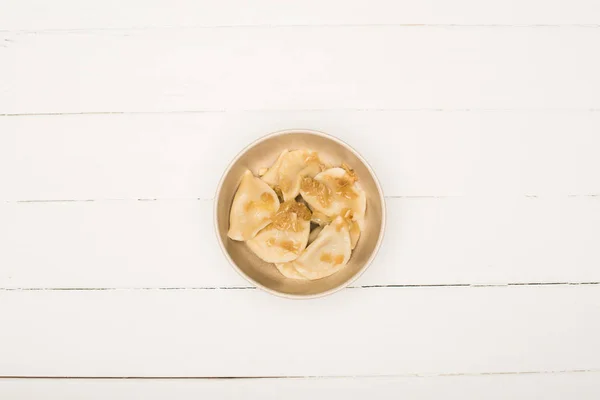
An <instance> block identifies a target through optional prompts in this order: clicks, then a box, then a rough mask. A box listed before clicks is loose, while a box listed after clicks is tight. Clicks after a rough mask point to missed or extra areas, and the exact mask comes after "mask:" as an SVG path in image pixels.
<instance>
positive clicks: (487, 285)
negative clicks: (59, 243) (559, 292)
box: [0, 281, 600, 292]
mask: <svg viewBox="0 0 600 400" xmlns="http://www.w3.org/2000/svg"><path fill="white" fill-rule="evenodd" d="M597 285H600V281H598V282H513V283H447V284H446V283H440V284H425V285H417V284H389V285H360V286H348V287H347V289H386V288H389V289H411V288H490V287H525V286H597ZM256 289H257V288H256V287H254V286H191V287H127V288H110V287H100V288H91V287H44V288H37V287H22V288H0V291H3V292H37V291H65V292H87V291H151V290H157V291H161V290H162V291H201V290H256Z"/></svg>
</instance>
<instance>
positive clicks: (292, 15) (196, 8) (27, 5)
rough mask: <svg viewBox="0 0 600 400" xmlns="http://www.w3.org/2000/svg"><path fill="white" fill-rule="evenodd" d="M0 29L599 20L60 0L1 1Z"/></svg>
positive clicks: (540, 13) (424, 8) (490, 11)
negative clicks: (2, 10) (48, 1)
mask: <svg viewBox="0 0 600 400" xmlns="http://www.w3.org/2000/svg"><path fill="white" fill-rule="evenodd" d="M3 4H4V6H5V7H3V8H4V12H3V13H2V14H0V28H1V29H5V30H8V29H13V30H14V29H27V30H45V29H89V28H130V27H141V28H145V27H171V26H219V25H220V26H230V25H290V24H293V25H298V24H300V25H307V24H308V25H314V24H334V25H339V24H598V22H599V21H600V10H599V9H598V7H597V3H596V2H594V1H593V0H575V1H566V0H552V1H545V2H540V1H539V0H523V1H517V0H507V1H502V2H486V3H485V4H483V3H482V2H480V1H476V0H453V1H452V2H448V1H443V0H423V1H409V0H400V1H396V0H374V1H370V2H364V1H359V0H349V1H342V0H328V1H317V0H305V1H302V2H280V1H276V0H257V1H253V2H252V7H249V6H248V4H247V3H246V2H244V1H242V0H223V1H220V2H218V3H217V4H215V3H214V2H209V1H193V0H177V1H166V0H153V1H146V2H143V3H137V4H134V3H131V4H128V5H127V7H123V5H122V3H120V2H118V1H115V0H109V1H104V2H102V4H99V3H92V4H82V3H81V2H78V1H72V0H60V1H55V2H53V3H52V5H50V4H48V3H47V2H44V1H40V0H27V1H19V0H14V1H4V2H3Z"/></svg>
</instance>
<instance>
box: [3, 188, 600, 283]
mask: <svg viewBox="0 0 600 400" xmlns="http://www.w3.org/2000/svg"><path fill="white" fill-rule="evenodd" d="M387 206H388V221H387V222H388V223H387V226H388V229H387V232H386V237H385V240H384V243H383V247H382V249H381V250H380V253H379V255H378V257H377V258H376V260H375V262H374V264H373V265H372V266H371V268H370V269H369V270H368V271H367V272H366V273H365V274H364V275H363V276H362V277H361V278H360V279H359V280H358V281H357V282H356V283H355V285H358V286H363V285H443V284H467V285H468V284H508V283H561V282H563V283H564V282H570V283H577V282H600V271H599V269H598V265H600V248H599V247H598V245H597V244H598V243H599V242H600V200H599V199H597V198H591V197H582V198H565V199H545V198H525V197H522V198H425V199H388V200H387ZM0 220H1V221H2V224H0V241H1V242H2V244H3V251H2V252H0V288H147V287H173V288H180V287H186V288H194V287H231V286H238V287H239V286H242V287H244V286H249V284H248V283H247V282H246V281H245V280H243V279H242V278H241V277H239V276H238V275H237V274H236V273H235V272H234V270H233V268H231V267H230V266H229V264H228V263H227V261H226V260H225V257H224V256H223V255H222V254H221V252H220V249H219V247H218V245H217V243H216V236H215V234H214V228H213V225H212V201H194V200H171V201H168V200H164V201H135V200H133V201H96V202H74V203H73V202H57V203H47V202H42V203H16V204H15V203H12V204H6V203H5V204H0Z"/></svg>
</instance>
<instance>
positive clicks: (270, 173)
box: [259, 150, 289, 186]
mask: <svg viewBox="0 0 600 400" xmlns="http://www.w3.org/2000/svg"><path fill="white" fill-rule="evenodd" d="M288 153H289V151H287V150H284V151H282V152H281V154H280V155H279V157H277V160H275V162H274V163H273V165H271V168H269V169H267V171H266V172H265V173H264V174H262V176H261V177H260V178H261V179H262V180H263V181H265V182H267V183H268V184H269V185H271V186H276V185H277V184H278V183H279V167H280V166H281V161H282V160H283V157H285V156H286V155H287V154H288ZM260 172H262V171H260ZM259 174H260V173H259Z"/></svg>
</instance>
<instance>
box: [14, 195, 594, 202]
mask: <svg viewBox="0 0 600 400" xmlns="http://www.w3.org/2000/svg"><path fill="white" fill-rule="evenodd" d="M516 196H518V197H521V196H523V197H525V198H528V199H540V198H546V196H540V195H536V194H524V195H516ZM384 197H385V198H386V199H408V200H418V199H456V198H464V197H472V196H452V195H392V196H384ZM548 197H552V198H557V197H568V198H593V199H595V198H598V199H600V193H589V194H566V195H560V196H548ZM115 201H143V202H152V201H214V198H212V197H210V198H209V197H206V198H204V197H176V198H175V197H174V198H166V197H165V198H159V197H149V198H106V199H31V200H4V201H2V203H5V204H39V203H41V204H44V203H51V204H52V203H94V202H115Z"/></svg>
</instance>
